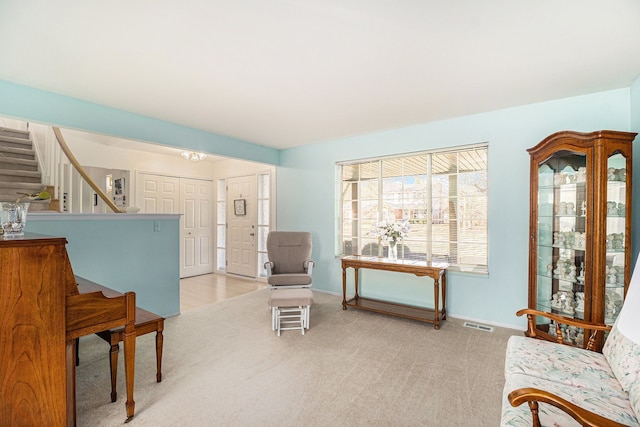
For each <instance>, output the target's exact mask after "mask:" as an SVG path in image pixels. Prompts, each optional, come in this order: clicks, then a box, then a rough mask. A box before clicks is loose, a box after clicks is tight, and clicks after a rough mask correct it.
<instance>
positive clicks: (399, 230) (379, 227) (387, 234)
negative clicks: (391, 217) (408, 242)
mask: <svg viewBox="0 0 640 427" xmlns="http://www.w3.org/2000/svg"><path fill="white" fill-rule="evenodd" d="M409 230H411V226H410V225H409V222H408V221H406V220H402V221H400V222H388V221H386V220H383V221H380V222H379V223H377V224H375V225H374V226H373V230H372V231H371V235H373V236H378V237H379V238H380V240H381V241H382V242H383V243H392V244H396V243H398V242H399V241H400V240H402V239H404V238H405V237H407V236H408V235H409Z"/></svg>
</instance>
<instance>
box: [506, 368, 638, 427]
mask: <svg viewBox="0 0 640 427" xmlns="http://www.w3.org/2000/svg"><path fill="white" fill-rule="evenodd" d="M523 387H533V388H538V389H541V390H545V391H549V392H551V393H554V394H556V395H558V396H560V397H561V398H563V399H566V400H568V401H569V402H572V403H574V404H576V405H578V406H580V407H582V408H584V409H586V410H589V411H591V412H595V413H596V414H599V415H602V416H603V417H606V418H609V419H611V420H613V421H616V422H619V423H621V424H624V425H627V426H639V425H640V424H638V421H637V419H636V416H635V413H634V411H633V409H632V408H631V405H630V402H629V400H628V399H627V398H623V397H619V396H612V395H611V394H607V393H601V392H598V391H595V390H590V389H586V388H576V387H574V386H570V385H567V384H562V383H559V382H555V381H549V380H546V379H542V378H536V377H533V376H531V375H525V374H514V373H512V374H510V375H509V376H508V377H507V378H506V383H505V387H504V392H503V397H502V416H501V423H500V425H501V426H502V427H525V426H526V427H530V426H531V425H532V416H531V411H530V410H529V405H527V404H526V403H523V404H522V405H520V406H518V407H515V408H514V407H513V406H511V404H510V403H509V400H508V399H507V396H508V394H509V393H510V392H511V391H513V390H516V389H519V388H523ZM539 416H540V424H541V425H542V426H543V427H573V426H580V424H579V423H578V422H577V421H575V420H574V419H573V418H571V417H570V416H569V415H568V414H567V413H566V412H564V411H562V410H560V409H558V408H556V407H555V406H552V405H548V404H546V403H540V404H539Z"/></svg>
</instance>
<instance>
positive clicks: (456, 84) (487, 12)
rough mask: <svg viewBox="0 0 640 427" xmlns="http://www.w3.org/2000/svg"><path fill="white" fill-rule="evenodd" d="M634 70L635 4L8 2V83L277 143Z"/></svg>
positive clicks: (586, 86) (4, 61)
mask: <svg viewBox="0 0 640 427" xmlns="http://www.w3.org/2000/svg"><path fill="white" fill-rule="evenodd" d="M639 75H640V1H638V0H607V1H602V0H562V1H558V0H535V1H522V0H487V1H478V0H449V1H442V0H315V1H314V0H224V1H223V0H182V1H178V0H173V1H170V0H136V1H131V0H112V1H101V2H98V1H94V0H87V1H71V0H56V1H50V0H30V1H19V0H2V1H0V79H4V80H8V81H11V82H15V83H19V84H23V85H27V86H32V87H35V88H38V89H43V90H47V91H51V92H55V93H60V94H63V95H67V96H70V97H75V98H80V99H83V100H87V101H91V102H95V103H98V104H103V105H106V106H110V107H114V108H118V109H121V110H125V111H130V112H133V113H138V114H142V115H145V116H149V117H153V118H157V119H161V120H166V121H169V122H174V123H178V124H181V125H186V126H189V127H193V128H197V129H203V130H206V131H210V132H214V133H218V134H222V135H228V136H231V137H234V138H238V139H241V140H245V141H250V142H253V143H256V144H260V145H266V146H271V147H276V148H288V147H294V146H299V145H304V144H309V143H314V142H320V141H324V140H330V139H335V138H340V137H345V136H351V135H360V134H366V133H371V132H376V131H380V130H386V129H393V128H398V127H403V126H408V125H413V124H419V123H427V122H431V121H436V120H442V119H447V118H451V117H457V116H463V115H468V114H474V113H479V112H484V111H491V110H496V109H500V108H506V107H513V106H518V105H524V104H529V103H534V102H540V101H546V100H551V99H558V98H563V97H569V96H575V95H582V94H587V93H593V92H599V91H604V90H610V89H616V88H624V87H629V86H630V85H631V83H632V82H633V81H634V80H635V79H636V78H637V77H638V76H639Z"/></svg>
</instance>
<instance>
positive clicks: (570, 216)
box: [527, 131, 636, 346]
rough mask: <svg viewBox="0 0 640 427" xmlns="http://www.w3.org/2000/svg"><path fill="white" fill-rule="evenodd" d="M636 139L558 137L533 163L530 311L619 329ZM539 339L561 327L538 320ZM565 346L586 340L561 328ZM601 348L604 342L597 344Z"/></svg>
mask: <svg viewBox="0 0 640 427" xmlns="http://www.w3.org/2000/svg"><path fill="white" fill-rule="evenodd" d="M635 136H636V134H635V133H628V132H617V131H597V132H592V133H579V132H569V131H565V132H558V133H555V134H553V135H550V136H549V137H547V138H545V139H544V140H543V141H541V142H540V143H539V144H537V145H536V146H535V147H532V148H531V149H529V150H527V151H528V152H529V154H530V157H531V179H530V182H531V184H530V185H531V187H530V205H531V209H530V211H531V217H530V223H529V224H530V227H529V231H530V243H529V308H534V309H538V310H541V311H545V312H549V313H555V314H558V315H561V316H565V317H568V318H579V319H584V320H587V321H592V322H597V323H608V324H612V323H613V322H615V319H616V317H617V315H618V312H619V310H620V307H621V306H622V302H623V301H624V297H625V294H626V289H627V286H628V283H629V279H630V276H631V175H632V174H631V172H632V171H631V169H632V151H633V147H632V143H633V140H634V138H635ZM537 322H540V323H538V324H536V330H537V331H538V332H541V333H540V334H539V336H540V337H543V338H545V339H549V340H555V339H556V338H555V326H554V325H553V322H551V323H549V322H548V321H545V320H544V319H542V318H539V319H537ZM562 331H563V339H564V340H565V341H566V342H568V343H570V344H573V345H576V346H583V344H584V339H583V338H584V334H583V332H584V331H582V330H579V329H576V328H574V327H566V328H565V327H564V326H562ZM598 345H599V346H601V345H602V342H600V343H598Z"/></svg>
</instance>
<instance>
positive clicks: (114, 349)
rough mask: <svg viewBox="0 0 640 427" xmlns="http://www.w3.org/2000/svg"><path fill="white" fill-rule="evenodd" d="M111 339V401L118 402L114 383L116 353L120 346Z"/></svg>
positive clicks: (116, 375)
mask: <svg viewBox="0 0 640 427" xmlns="http://www.w3.org/2000/svg"><path fill="white" fill-rule="evenodd" d="M111 339H112V342H111V350H109V356H110V357H109V368H110V369H111V401H112V402H115V401H116V400H118V393H117V392H116V381H117V378H118V352H119V351H120V344H118V341H116V342H115V343H114V342H113V339H114V338H113V337H112V338H111ZM115 339H116V340H117V339H118V338H117V337H116V338H115Z"/></svg>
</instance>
